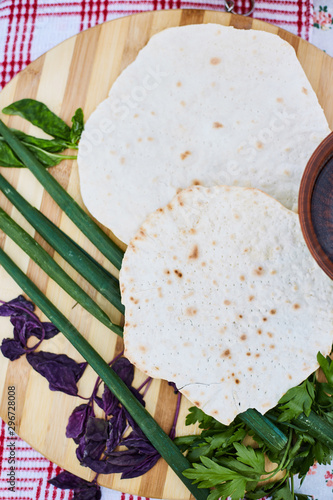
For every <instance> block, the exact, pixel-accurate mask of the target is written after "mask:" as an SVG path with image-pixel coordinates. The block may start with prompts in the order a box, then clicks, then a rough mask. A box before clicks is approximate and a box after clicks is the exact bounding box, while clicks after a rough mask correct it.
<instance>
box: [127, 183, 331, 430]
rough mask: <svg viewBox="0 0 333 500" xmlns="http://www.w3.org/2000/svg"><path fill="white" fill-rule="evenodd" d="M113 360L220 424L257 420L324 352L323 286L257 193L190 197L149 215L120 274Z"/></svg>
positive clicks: (327, 334) (288, 227) (326, 284)
mask: <svg viewBox="0 0 333 500" xmlns="http://www.w3.org/2000/svg"><path fill="white" fill-rule="evenodd" d="M120 284H121V294H122V302H123V304H124V306H125V311H126V313H125V328H124V342H125V356H126V357H127V358H128V359H129V360H130V361H132V363H134V364H135V365H136V366H137V367H138V368H139V369H140V370H142V371H143V372H145V373H146V374H148V375H150V376H152V377H156V378H162V379H166V380H168V381H172V382H175V384H176V386H177V387H178V388H179V389H180V391H181V392H182V393H183V394H184V395H185V396H186V397H187V398H188V399H189V400H190V401H191V402H192V403H193V404H194V405H196V406H198V407H200V408H202V409H203V410H204V412H205V413H207V414H209V415H212V416H213V417H215V418H216V419H218V420H219V421H221V422H223V423H225V424H229V423H230V422H231V421H232V420H233V419H234V418H235V416H236V415H237V414H238V413H241V412H244V411H245V410H247V409H248V408H256V409H258V410H259V411H260V412H262V413H265V412H266V411H267V410H268V409H270V408H272V407H274V406H275V405H276V404H277V402H278V400H279V399H280V398H281V396H282V395H283V394H284V393H285V392H286V391H287V390H288V389H289V388H291V387H294V386H296V385H297V384H299V383H301V382H302V381H303V380H304V379H306V378H307V377H308V376H309V375H310V374H311V373H312V372H314V371H315V370H316V369H317V367H318V364H317V360H316V355H317V352H318V351H321V352H322V353H323V354H324V355H327V354H329V353H330V351H331V345H332V339H333V308H332V300H331V298H332V292H333V284H332V281H331V280H330V279H329V278H328V277H327V276H326V274H325V273H324V272H323V271H322V270H321V269H320V268H319V267H318V265H317V264H316V262H315V261H314V259H313V258H312V257H311V255H310V253H309V251H308V248H307V247H306V245H305V243H304V240H303V237H302V233H301V229H300V225H299V220H298V216H297V215H296V214H295V213H294V212H292V211H290V210H288V209H286V208H285V207H283V206H282V205H281V204H280V203H279V202H277V201H276V200H274V199H273V198H271V197H269V196H268V195H266V194H265V193H263V192H261V191H259V190H256V189H251V188H241V187H225V186H220V187H213V188H204V187H191V188H188V189H187V190H184V191H183V192H181V193H180V194H179V195H177V196H176V197H175V198H174V199H173V201H172V202H171V203H169V204H168V205H167V206H166V207H164V208H161V209H159V210H157V211H156V212H154V213H153V214H151V215H150V216H149V217H148V218H147V219H146V221H145V222H144V224H143V225H142V226H141V228H140V230H139V231H138V233H137V234H136V236H135V237H134V238H133V239H132V241H131V243H130V245H129V246H128V248H127V250H126V253H125V257H124V261H123V265H122V269H121V272H120Z"/></svg>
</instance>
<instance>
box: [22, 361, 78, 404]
mask: <svg viewBox="0 0 333 500" xmlns="http://www.w3.org/2000/svg"><path fill="white" fill-rule="evenodd" d="M27 360H28V362H29V363H30V365H31V366H32V367H33V369H34V370H36V371H37V372H38V373H40V375H42V376H43V377H45V378H46V379H47V381H48V382H49V387H50V390H51V391H61V392H65V393H66V394H69V395H70V396H76V395H77V392H78V389H77V385H76V383H77V382H78V380H79V379H80V378H81V376H82V374H83V372H84V370H85V368H86V366H87V363H77V362H76V361H74V360H73V359H71V358H69V357H68V356H66V354H54V353H51V352H44V351H39V352H30V353H28V354H27Z"/></svg>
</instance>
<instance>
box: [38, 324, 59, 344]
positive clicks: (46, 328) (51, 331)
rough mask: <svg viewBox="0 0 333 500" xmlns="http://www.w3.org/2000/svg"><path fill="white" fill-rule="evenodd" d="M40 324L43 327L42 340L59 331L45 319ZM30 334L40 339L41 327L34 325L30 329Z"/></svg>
mask: <svg viewBox="0 0 333 500" xmlns="http://www.w3.org/2000/svg"><path fill="white" fill-rule="evenodd" d="M41 324H42V325H43V327H44V340H48V339H52V338H53V337H55V336H56V335H57V334H58V333H59V330H58V328H57V327H56V326H55V325H54V324H53V323H50V322H48V321H45V322H43V323H41ZM31 335H34V336H35V337H37V338H38V339H41V338H42V335H43V329H42V328H41V326H36V327H35V328H34V329H33V330H32V331H31Z"/></svg>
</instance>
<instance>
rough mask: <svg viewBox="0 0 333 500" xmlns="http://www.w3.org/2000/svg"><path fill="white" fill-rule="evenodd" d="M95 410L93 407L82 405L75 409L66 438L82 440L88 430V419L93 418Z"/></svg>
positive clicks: (69, 420)
mask: <svg viewBox="0 0 333 500" xmlns="http://www.w3.org/2000/svg"><path fill="white" fill-rule="evenodd" d="M93 413H94V410H93V408H92V406H91V405H88V404H82V405H79V406H77V407H76V408H74V410H73V412H72V414H71V415H70V417H69V419H68V424H67V427H66V437H68V438H73V439H77V438H80V437H81V436H82V435H83V434H84V433H85V430H86V424H87V420H88V417H90V416H93Z"/></svg>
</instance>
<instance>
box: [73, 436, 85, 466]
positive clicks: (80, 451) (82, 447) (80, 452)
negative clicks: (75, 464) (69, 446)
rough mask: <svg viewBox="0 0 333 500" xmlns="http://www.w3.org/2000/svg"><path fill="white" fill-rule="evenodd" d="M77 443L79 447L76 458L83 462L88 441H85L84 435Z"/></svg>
mask: <svg viewBox="0 0 333 500" xmlns="http://www.w3.org/2000/svg"><path fill="white" fill-rule="evenodd" d="M75 442H76V444H78V445H79V446H78V447H77V448H76V450H75V454H76V457H77V459H78V461H79V462H82V460H83V456H84V450H85V447H86V439H85V437H84V435H83V436H81V437H80V438H78V439H77V440H75Z"/></svg>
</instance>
